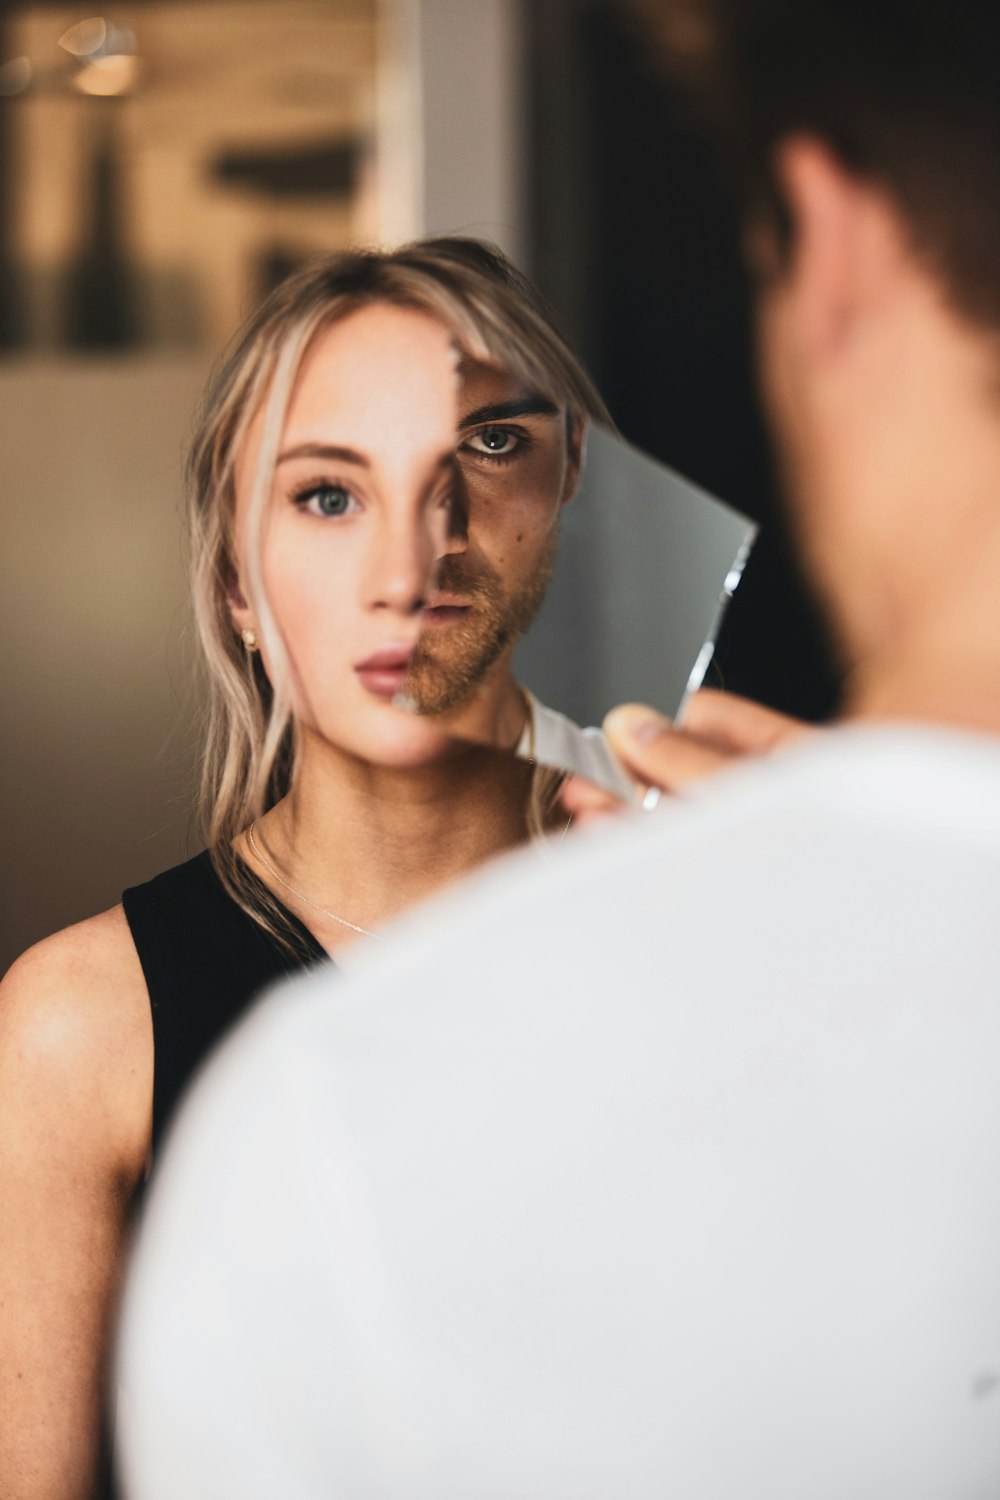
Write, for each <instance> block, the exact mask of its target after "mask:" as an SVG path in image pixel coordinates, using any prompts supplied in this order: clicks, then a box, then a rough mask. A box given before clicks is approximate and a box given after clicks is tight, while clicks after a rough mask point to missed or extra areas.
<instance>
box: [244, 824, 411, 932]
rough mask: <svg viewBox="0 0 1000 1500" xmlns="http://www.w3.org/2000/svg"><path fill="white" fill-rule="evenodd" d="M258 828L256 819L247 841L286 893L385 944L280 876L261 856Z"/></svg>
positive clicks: (352, 929)
mask: <svg viewBox="0 0 1000 1500" xmlns="http://www.w3.org/2000/svg"><path fill="white" fill-rule="evenodd" d="M256 827H257V820H256V818H255V819H254V821H253V822H252V823H251V824H250V827H249V828H248V829H247V839H248V841H249V844H250V848H251V849H252V850H253V852H254V854H255V855H256V856H257V858H258V859H259V860H260V862H261V864H262V865H263V866H264V869H265V870H267V871H268V872H269V873H270V874H271V875H273V876H274V878H275V880H277V881H278V882H279V884H281V885H283V886H284V887H285V890H286V891H291V893H292V895H293V896H297V897H298V898H299V900H300V901H304V902H305V904H306V905H307V906H311V907H312V909H313V911H321V912H322V913H323V915H324V917H329V918H330V921H331V922H339V924H340V926H341V927H349V928H350V929H351V931H352V932H358V933H360V934H361V936H362V937H368V938H374V939H375V941H376V943H383V942H385V939H384V938H383V937H380V936H379V934H378V933H377V932H369V930H368V928H367V927H359V926H358V924H357V922H349V921H348V920H347V918H346V917H338V916H337V913H336V912H335V911H329V910H328V909H327V908H326V907H325V906H320V904H319V902H318V901H310V899H309V897H308V896H304V895H303V894H302V892H301V891H297V890H296V889H295V887H294V885H289V883H288V881H287V880H286V879H285V877H284V875H280V874H279V873H278V871H277V870H276V869H275V868H274V866H273V865H272V864H271V863H270V861H269V860H266V859H265V858H264V856H263V854H261V852H260V848H259V847H258V844H257V840H256V839H255V838H254V836H253V831H254V829H255V828H256Z"/></svg>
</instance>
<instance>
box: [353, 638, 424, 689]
mask: <svg viewBox="0 0 1000 1500" xmlns="http://www.w3.org/2000/svg"><path fill="white" fill-rule="evenodd" d="M413 650H414V648H413V647H412V646H383V647H382V648H381V649H380V650H378V651H375V652H374V653H373V654H372V655H371V656H369V657H366V658H365V660H364V661H359V662H357V663H356V664H355V667H354V670H355V672H356V673H357V674H358V681H359V682H360V683H361V686H362V687H363V688H365V689H366V691H367V692H369V693H373V694H374V695H375V697H376V698H395V696H396V694H397V693H398V692H399V691H400V689H401V688H402V686H403V683H404V682H405V681H406V674H407V672H408V671H409V670H410V662H411V660H412V659H413Z"/></svg>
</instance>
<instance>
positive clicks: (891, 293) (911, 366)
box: [645, 0, 1000, 660]
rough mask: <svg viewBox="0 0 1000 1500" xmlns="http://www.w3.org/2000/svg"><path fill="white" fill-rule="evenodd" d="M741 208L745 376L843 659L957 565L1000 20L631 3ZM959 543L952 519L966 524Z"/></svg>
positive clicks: (915, 12) (999, 120)
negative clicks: (746, 301)
mask: <svg viewBox="0 0 1000 1500" xmlns="http://www.w3.org/2000/svg"><path fill="white" fill-rule="evenodd" d="M645 8H646V9H647V11H650V12H651V13H655V15H656V19H657V20H658V22H659V23H660V24H661V26H662V28H663V34H664V35H665V37H666V40H667V42H668V47H669V49H670V52H671V55H672V58H673V60H674V62H675V63H676V64H677V65H678V66H677V69H676V71H678V72H679V73H680V74H681V76H682V77H686V79H687V80H688V81H689V82H690V83H691V84H693V85H694V91H695V94H696V97H697V99H698V101H699V102H700V103H701V105H702V106H704V107H705V109H706V112H707V113H708V114H709V115H710V117H711V121H712V124H713V125H714V128H715V131H716V133H717V135H718V137H719V139H720V142H721V144H722V148H723V153H724V156H725V157H726V159H727V160H728V163H729V165H730V168H731V171H732V174H733V176H734V177H735V180H736V184H737V187H738V190H739V193H740V197H741V199H742V203H743V208H744V225H745V231H746V243H747V253H748V261H749V265H750V268H751V272H752V275H753V277H754V281H755V284H756V290H757V308H758V323H759V334H760V358H761V373H762V381H763V387H764V395H765V401H766V404H767V407H768V410H769V413H770V416H771V418H772V424H773V427H774V431H775V436H776V441H777V446H778V450H779V455H780V457H781V459H782V462H783V465H784V469H785V473H786V479H787V489H788V493H789V499H790V501H791V502H792V507H793V511H794V519H795V521H796V524H797V526H798V529H799V532H800V536H801V539H802V542H803V545H804V549H805V553H806V558H807V562H808V563H809V565H810V567H811V571H812V573H813V576H814V578H815V580H816V582H817V584H818V585H819V587H820V589H821V591H822V592H823V593H824V595H825V597H826V599H827V603H828V605H829V607H830V609H831V612H832V615H833V617H834V622H835V624H836V626H837V627H838V631H839V634H840V637H841V640H842V642H843V644H844V645H845V647H846V650H847V653H848V655H849V657H850V658H853V659H854V660H857V658H858V657H859V656H864V655H866V654H869V653H873V652H877V651H884V650H885V649H886V646H887V642H888V640H889V638H890V637H892V636H893V634H894V633H895V634H896V635H899V634H900V633H901V632H903V631H904V630H905V629H908V628H911V625H912V616H913V614H914V611H915V609H916V604H917V599H918V598H919V597H923V598H926V596H927V591H928V588H929V587H930V586H931V585H930V583H929V580H931V579H932V578H933V577H934V574H935V572H937V573H938V574H940V573H941V571H942V569H946V568H947V567H948V566H949V562H952V563H954V564H955V565H956V566H958V565H959V563H958V550H957V549H958V545H959V544H958V540H957V530H956V523H957V520H958V517H959V513H960V510H961V506H960V505H959V504H958V502H957V500H956V498H955V494H953V493H952V494H950V493H949V492H950V491H952V490H954V491H956V492H958V493H960V494H961V495H962V496H963V503H964V501H965V499H966V498H967V497H971V490H972V488H973V486H970V484H969V483H968V481H967V480H966V479H965V478H964V477H963V473H962V469H963V465H964V463H965V461H966V459H967V457H968V455H969V454H970V452H972V451H973V450H979V449H980V448H981V444H982V439H983V437H984V434H985V433H986V431H987V429H990V430H992V429H995V425H996V417H997V412H996V410H995V409H994V405H993V403H994V401H995V399H996V397H995V389H994V388H995V385H996V381H997V376H998V374H1000V369H998V360H1000V340H998V334H1000V89H998V88H997V83H996V59H997V56H998V55H1000V6H998V5H997V4H996V3H995V0H675V3H671V0H659V3H657V0H647V3H646V6H645ZM963 524H965V526H966V530H968V529H969V527H968V518H966V522H965V523H963Z"/></svg>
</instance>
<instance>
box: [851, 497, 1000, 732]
mask: <svg viewBox="0 0 1000 1500" xmlns="http://www.w3.org/2000/svg"><path fill="white" fill-rule="evenodd" d="M958 499H959V497H958V496H957V495H956V505H957V504H958ZM990 500H991V502H992V506H993V508H992V511H990V510H989V508H988V507H986V506H984V507H983V512H982V514H981V516H980V518H979V524H970V525H969V526H968V527H967V528H966V533H965V536H964V537H959V538H956V540H955V542H954V545H953V547H952V548H951V550H950V552H949V553H948V555H946V556H941V557H940V559H939V565H938V571H937V572H936V574H935V575H934V576H933V577H932V578H928V582H927V586H926V588H925V590H924V591H923V595H922V597H921V598H919V599H916V600H914V603H913V607H912V609H911V610H910V612H909V614H908V616H907V618H905V619H904V620H902V621H901V622H900V623H899V627H898V628H897V630H896V631H894V632H893V635H892V638H891V639H887V640H886V641H885V642H884V643H883V645H882V646H881V648H880V649H878V650H873V651H872V652H871V654H870V656H869V657H868V658H867V659H866V660H862V661H861V662H860V663H859V664H858V666H857V667H856V669H855V670H854V671H853V672H852V673H851V675H850V677H849V679H848V683H847V691H846V701H845V713H846V716H847V717H850V718H866V719H907V720H910V721H915V722H930V723H936V724H943V725H952V726H954V727H955V728H960V729H971V730H978V731H982V732H986V733H991V734H996V735H1000V602H998V601H1000V584H998V579H1000V474H998V476H997V487H996V490H995V492H994V493H993V494H992V495H991V496H990ZM900 546H901V547H905V546H906V538H901V540H900Z"/></svg>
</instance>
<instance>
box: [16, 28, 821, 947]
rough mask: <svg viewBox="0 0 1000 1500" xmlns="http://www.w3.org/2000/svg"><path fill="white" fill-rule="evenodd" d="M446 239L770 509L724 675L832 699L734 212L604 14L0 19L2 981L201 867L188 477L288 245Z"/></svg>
mask: <svg viewBox="0 0 1000 1500" xmlns="http://www.w3.org/2000/svg"><path fill="white" fill-rule="evenodd" d="M446 231H451V232H463V233H474V234H482V235H486V236H488V237H489V238H492V239H494V240H496V241H498V242H499V243H500V244H501V246H502V247H503V248H504V249H505V250H507V252H508V253H509V254H511V255H512V256H513V257H514V258H515V259H516V260H517V261H518V262H519V263H520V264H522V265H523V266H524V267H525V269H526V270H527V271H528V272H529V273H531V274H533V275H534V276H535V277H536V279H537V280H538V281H539V282H540V284H541V285H542V288H543V290H544V291H545V292H546V294H547V295H548V297H549V299H550V300H551V302H552V303H553V305H554V306H555V308H556V310H557V312H558V314H559V316H560V318H561V320H562V322H563V325H564V327H565V328H566V331H567V332H568V333H569V335H570V336H571V338H572V339H573V340H574V342H576V344H577V346H578V347H579V348H580V349H581V351H582V352H583V353H584V354H585V356H586V357H587V359H588V362H589V363H590V365H591V368H592V370H593V372H594V373H595V375H596V376H597V378H598V382H599V383H600V384H601V385H602V388H603V389H604V392H605V394H606V396H607V397H608V399H609V402H610V404H611V406H612V410H613V412H614V414H615V416H616V418H617V420H618V421H619V424H620V425H621V427H622V429H623V431H624V432H625V434H626V435H627V436H628V437H630V438H631V439H633V440H634V441H637V442H639V443H640V444H641V445H642V446H644V447H645V448H647V449H648V450H649V451H650V452H652V453H653V454H655V455H656V456H658V457H661V458H664V459H666V460H667V461H668V462H670V463H671V464H672V465H674V466H675V467H676V468H678V469H680V470H682V471H683V472H686V473H688V474H690V475H691V477H692V478H694V479H696V480H697V481H699V482H700V483H702V484H704V485H705V486H707V487H708V488H710V489H713V490H715V491H716V492H717V493H719V494H720V495H722V496H723V497H724V498H726V499H729V500H731V501H732V502H733V503H734V504H735V505H737V506H739V507H740V508H742V509H744V510H745V511H747V512H748V513H750V514H752V515H753V516H755V517H756V518H758V519H761V520H762V521H763V523H764V527H765V533H764V540H763V544H762V545H760V546H759V548H758V553H757V556H756V558H755V559H754V561H753V562H752V564H751V567H750V570H749V572H748V575H747V578H746V580H745V582H744V585H743V587H742V589H741V593H740V595H739V596H738V602H737V607H736V609H735V610H734V611H733V614H732V617H731V622H730V626H729V628H728V630H727V633H726V637H725V639H724V641H723V643H722V650H721V670H722V672H723V674H724V676H725V680H726V681H727V682H728V684H729V685H730V686H733V687H736V688H738V689H740V690H743V691H750V692H753V693H755V694H756V695H757V696H760V697H762V698H764V699H766V700H767V701H770V702H774V703H777V704H779V705H780V706H783V707H786V708H789V709H791V710H792V711H798V712H803V713H805V714H807V715H810V716H821V715H822V714H824V713H825V712H827V711H828V709H829V707H830V706H831V704H832V702H833V701H834V698H835V693H836V682H835V677H834V675H833V673H832V670H831V668H830V663H829V658H828V654H827V652H826V649H825V646H824V643H823V641H822V639H821V637H820V635H819V633H818V631H817V628H816V626H815V621H814V616H813V612H812V610H811V607H810V604H809V601H808V598H807V597H806V595H805V592H804V590H803V589H802V586H801V584H800V583H799V581H798V579H797V577H796V575H795V572H794V569H793V568H792V566H791V564H790V563H789V560H788V555H787V547H786V545H785V541H784V535H783V528H782V524H781V517H780V510H779V508H778V507H777V505H776V502H775V498H774V496H775V487H774V484H773V481H772V477H771V474H770V471H769V466H768V460H767V455H766V446H765V443H764V440H763V436H762V429H761V423H760V418H759V414H758V412H757V409H756V405H755V402H754V397H753V394H752V380H751V358H750V352H749V340H748V331H747V330H748V313H747V299H746V289H745V286H744V284H743V280H742V273H741V270H740V266H739V259H738V253H737V236H736V227H735V224H734V222H733V219H732V214H731V211H730V209H729V207H728V200H727V198H726V195H725V191H724V188H723V186H722V184H721V183H720V182H719V180H718V176H717V173H716V171H715V168H714V165H713V163H712V161H711V159H710V157H709V155H708V153H707V151H706V150H705V149H704V148H703V147H702V146H701V145H700V143H698V142H697V140H696V138H695V137H694V136H693V135H692V134H691V133H690V132H689V131H688V130H687V128H686V126H685V124H684V122H683V117H682V115H681V114H680V112H679V110H678V108H677V106H676V103H675V101H674V99H673V97H672V95H671V92H670V90H669V88H668V86H667V84H666V82H665V80H664V77H663V75H662V72H661V70H660V69H659V68H658V67H657V65H656V62H655V52H654V49H653V48H652V46H651V45H650V41H649V38H648V36H646V35H645V34H643V33H642V31H641V30H640V29H639V27H638V23H637V22H636V21H635V20H634V18H633V16H632V12H631V9H630V7H629V6H628V5H627V4H624V3H618V0H280V3H275V0H121V3H120V4H119V5H116V6H115V7H114V8H113V9H109V10H108V11H106V12H105V11H102V10H98V9H91V8H90V7H89V6H87V5H83V6H81V5H67V4H49V3H42V0H35V3H24V4H22V3H16V0H2V3H0V482H2V488H0V497H2V498H0V504H2V507H3V538H4V542H3V548H2V553H0V630H2V637H0V638H2V641H3V650H2V652H0V674H2V681H0V692H2V702H3V724H4V728H3V731H2V761H0V786H2V789H3V801H4V808H5V816H4V836H3V839H2V840H0V881H2V903H0V965H5V964H6V963H7V962H9V961H10V959H12V958H13V957H14V955H15V954H16V953H17V952H18V951H19V950H20V949H21V948H23V947H24V946H25V945H26V944H27V943H29V942H31V941H34V940H35V939H37V938H38V937H41V936H43V935H44V934H45V933H47V932H50V931H52V930H53V929H55V928H56V927H58V926H60V925H63V924H65V923H67V922H70V921H74V920H77V919H79V918H82V917H84V916H86V915H88V914H90V913H91V912H94V911H96V910H99V909H101V908H102V907H105V906H107V905H110V904H112V903H113V902H114V901H116V900H117V899H118V896H119V894H120V892H121V890H122V888H123V887H124V886H126V885H129V884H132V883H135V882H136V881H139V880H142V879H145V878H147V877H148V876H150V875H152V874H154V873H155V872H156V871H157V870H159V869H162V868H164V867H165V866H167V865H168V864H170V863H173V862H176V861H177V860H179V859H182V858H184V857H185V856H186V855H187V854H189V853H193V852H195V850H196V849H197V848H198V847H199V840H198V834H197V828H196V826H195V823H194V821H193V818H192V811H191V809H192V799H193V786H194V774H195V761H196V753H195V747H196V744H197V701H196V698H195V697H194V695H193V693H192V690H191V686H190V684H191V678H192V673H191V639H190V629H189V624H188V616H187V605H186V595H185V585H184V580H183V567H182V561H181V538H180V527H179V495H180V483H179V477H180V465H181V461H182V454H183V448H184V444H185V440H186V436H187V433H188V431H189V427H190V419H191V418H190V414H191V411H192V408H193V405H194V400H195V397H196V394H197V391H198V389H199V387H200V385H201V383H202V381H203V379H204V376H205V373H206V371H207V368H208V366H209V364H210V362H211V359H212V357H213V355H214V354H215V353H216V352H217V351H218V349H219V348H220V346H221V344H222V343H223V342H224V341H225V339H226V337H227V336H228V335H229V333H230V332H231V331H232V330H233V328H234V327H235V326H236V325H237V324H238V322H239V320H240V317H241V315H242V313H243V311H244V310H245V309H246V308H247V307H248V305H250V304H252V303H253V302H254V301H255V300H256V299H257V298H258V297H259V296H260V295H261V293H262V292H263V291H265V290H266V289H267V288H268V287H269V286H270V285H272V284H273V283H274V282H275V280H277V279H279V278H280V277H281V276H282V275H283V274H285V273H286V272H287V271H288V270H289V269H291V268H292V267H293V266H295V265H296V264H298V263H299V262H300V261H302V260H303V259H305V258H307V257H308V256H310V255H312V254H314V253H316V252H317V251H324V250H330V249H335V248H338V247H340V246H344V245H347V244H351V243H365V242H372V241H374V242H381V243H392V242H395V241H398V240H400V239H404V238H407V237H410V236H412V235H415V234H422V233H433V232H446Z"/></svg>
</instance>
